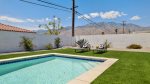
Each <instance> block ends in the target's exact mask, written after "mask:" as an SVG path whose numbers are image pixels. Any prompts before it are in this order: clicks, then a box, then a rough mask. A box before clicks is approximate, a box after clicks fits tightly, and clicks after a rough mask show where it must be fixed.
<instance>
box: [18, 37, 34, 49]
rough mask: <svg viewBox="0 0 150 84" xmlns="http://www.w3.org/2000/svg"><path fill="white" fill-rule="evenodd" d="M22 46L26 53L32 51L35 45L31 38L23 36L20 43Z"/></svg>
mask: <svg viewBox="0 0 150 84" xmlns="http://www.w3.org/2000/svg"><path fill="white" fill-rule="evenodd" d="M20 46H23V47H24V49H25V50H26V51H32V50H33V46H34V45H33V43H32V40H31V39H30V38H27V37H24V36H23V37H22V41H21V42H20Z"/></svg>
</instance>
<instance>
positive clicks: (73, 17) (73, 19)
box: [72, 0, 76, 37]
mask: <svg viewBox="0 0 150 84" xmlns="http://www.w3.org/2000/svg"><path fill="white" fill-rule="evenodd" d="M75 8H76V7H75V0H72V37H74V36H75V32H74V30H75V29H74V28H75Z"/></svg>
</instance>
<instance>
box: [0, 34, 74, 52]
mask: <svg viewBox="0 0 150 84" xmlns="http://www.w3.org/2000/svg"><path fill="white" fill-rule="evenodd" d="M23 36H25V37H28V38H31V39H32V40H33V44H34V45H35V47H34V49H35V50H40V49H46V47H45V46H46V45H47V44H49V43H51V44H52V45H53V46H54V40H55V39H56V38H57V37H60V38H61V46H72V45H73V44H74V42H75V41H74V38H72V37H71V36H70V37H69V36H54V35H53V36H49V35H40V34H35V33H22V32H8V31H0V52H15V51H24V49H23V47H20V46H19V45H20V42H21V40H22V37H23Z"/></svg>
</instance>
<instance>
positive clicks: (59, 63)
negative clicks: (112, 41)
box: [0, 55, 104, 84]
mask: <svg viewBox="0 0 150 84" xmlns="http://www.w3.org/2000/svg"><path fill="white" fill-rule="evenodd" d="M103 62H104V60H94V59H88V58H79V57H69V56H59V55H47V56H42V57H37V58H30V59H22V60H13V61H7V62H2V63H0V84H66V83H68V82H69V81H70V80H72V79H74V78H76V77H78V76H80V75H81V74H83V73H85V72H87V71H89V70H90V69H92V68H94V67H96V66H97V65H100V64H101V63H103Z"/></svg>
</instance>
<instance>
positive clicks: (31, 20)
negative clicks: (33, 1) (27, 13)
mask: <svg viewBox="0 0 150 84" xmlns="http://www.w3.org/2000/svg"><path fill="white" fill-rule="evenodd" d="M27 21H28V22H35V20H33V19H30V18H29V19H27Z"/></svg>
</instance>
